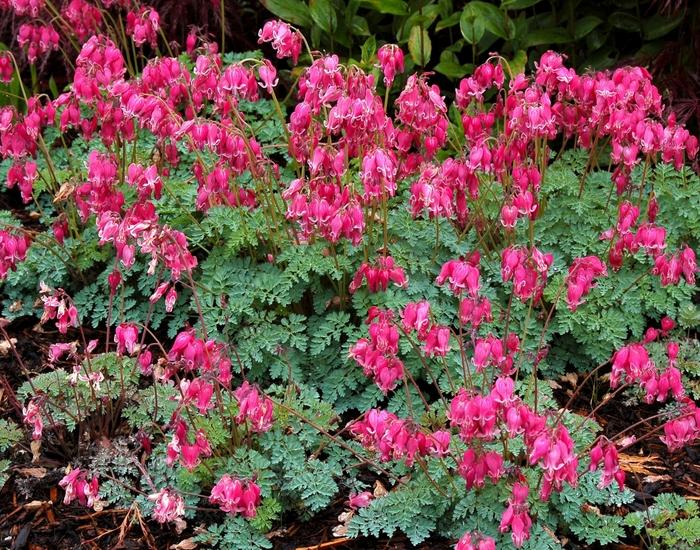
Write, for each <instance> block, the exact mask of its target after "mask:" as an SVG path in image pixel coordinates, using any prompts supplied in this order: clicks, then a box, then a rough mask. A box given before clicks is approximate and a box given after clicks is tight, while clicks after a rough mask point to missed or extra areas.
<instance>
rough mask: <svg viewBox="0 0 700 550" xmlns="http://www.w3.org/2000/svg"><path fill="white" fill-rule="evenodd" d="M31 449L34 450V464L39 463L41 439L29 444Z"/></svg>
mask: <svg viewBox="0 0 700 550" xmlns="http://www.w3.org/2000/svg"><path fill="white" fill-rule="evenodd" d="M29 448H30V449H31V450H32V462H39V458H41V439H33V440H32V442H31V443H30V444H29Z"/></svg>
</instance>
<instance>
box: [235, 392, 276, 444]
mask: <svg viewBox="0 0 700 550" xmlns="http://www.w3.org/2000/svg"><path fill="white" fill-rule="evenodd" d="M233 396H234V397H235V398H236V401H237V402H238V415H237V416H236V422H238V423H239V424H242V423H243V422H249V426H250V429H251V430H252V431H254V432H266V431H268V430H269V429H270V428H271V427H272V413H273V408H274V405H273V403H272V399H270V398H269V397H266V396H264V395H261V394H260V392H258V389H257V388H255V387H254V386H251V385H250V384H249V383H248V382H247V381H245V382H243V384H242V385H241V387H240V388H238V389H237V390H236V391H234V392H233Z"/></svg>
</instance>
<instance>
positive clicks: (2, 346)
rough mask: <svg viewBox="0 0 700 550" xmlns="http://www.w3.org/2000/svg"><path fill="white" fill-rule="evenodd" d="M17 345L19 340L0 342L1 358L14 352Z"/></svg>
mask: <svg viewBox="0 0 700 550" xmlns="http://www.w3.org/2000/svg"><path fill="white" fill-rule="evenodd" d="M16 344H17V338H10V340H9V341H7V340H0V356H2V357H4V356H6V355H7V354H9V353H10V351H12V347H13V346H15V345H16Z"/></svg>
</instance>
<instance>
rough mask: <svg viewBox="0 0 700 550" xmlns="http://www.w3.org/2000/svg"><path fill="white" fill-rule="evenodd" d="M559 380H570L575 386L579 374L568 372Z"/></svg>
mask: <svg viewBox="0 0 700 550" xmlns="http://www.w3.org/2000/svg"><path fill="white" fill-rule="evenodd" d="M559 380H561V381H562V382H568V383H569V384H571V385H572V386H573V387H574V388H575V387H576V385H577V384H578V374H576V373H575V372H567V373H566V374H564V375H562V376H560V377H559Z"/></svg>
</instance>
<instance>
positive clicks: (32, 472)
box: [17, 468, 46, 479]
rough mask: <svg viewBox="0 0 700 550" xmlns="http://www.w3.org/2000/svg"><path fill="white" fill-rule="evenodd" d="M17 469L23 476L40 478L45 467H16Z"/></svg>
mask: <svg viewBox="0 0 700 550" xmlns="http://www.w3.org/2000/svg"><path fill="white" fill-rule="evenodd" d="M17 471H18V472H19V473H20V474H22V475H23V476H24V477H35V478H37V479H42V478H43V477H44V476H46V468H18V469H17Z"/></svg>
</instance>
